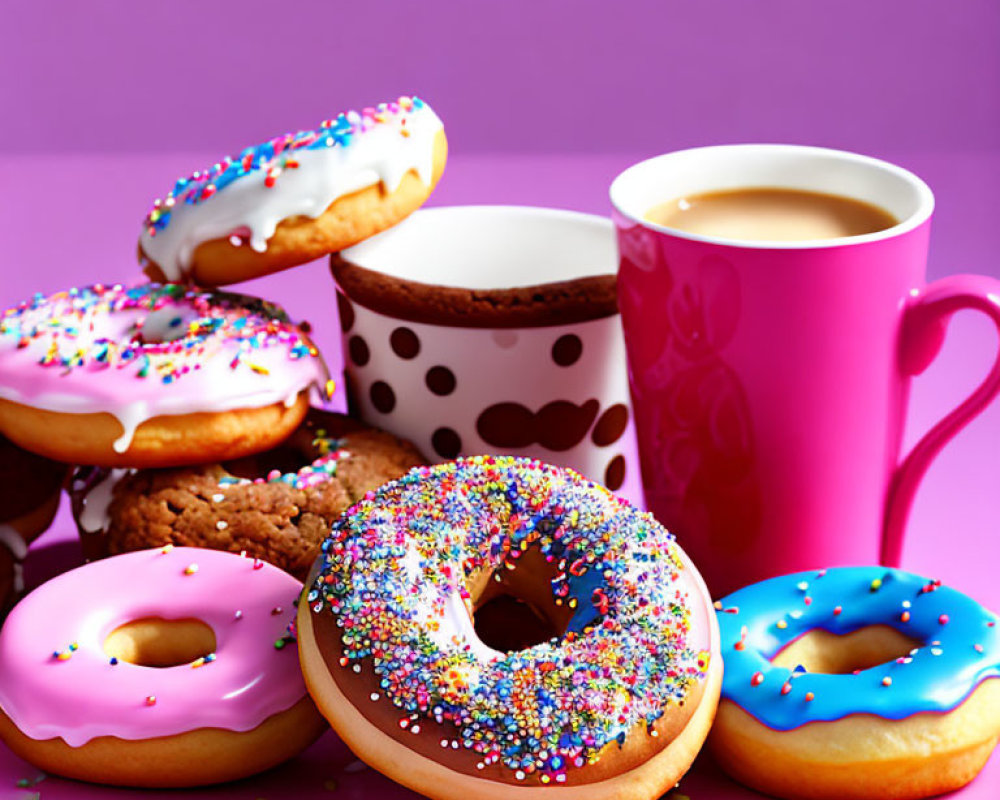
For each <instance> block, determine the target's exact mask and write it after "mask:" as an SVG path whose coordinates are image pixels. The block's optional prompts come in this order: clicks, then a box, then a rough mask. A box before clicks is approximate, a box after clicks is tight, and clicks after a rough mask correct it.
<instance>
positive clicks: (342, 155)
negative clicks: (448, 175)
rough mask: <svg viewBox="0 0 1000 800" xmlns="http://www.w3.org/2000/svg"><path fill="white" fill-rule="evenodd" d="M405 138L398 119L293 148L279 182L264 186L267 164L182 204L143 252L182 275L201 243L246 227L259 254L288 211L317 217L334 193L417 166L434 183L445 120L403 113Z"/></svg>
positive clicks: (398, 177) (390, 179)
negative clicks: (344, 139) (340, 140)
mask: <svg viewBox="0 0 1000 800" xmlns="http://www.w3.org/2000/svg"><path fill="white" fill-rule="evenodd" d="M406 119H407V122H406V130H407V131H408V133H409V135H408V136H403V135H401V133H400V126H399V123H398V121H397V120H396V119H393V120H390V121H389V122H386V123H381V124H378V125H375V126H374V127H372V128H370V129H369V130H367V131H364V132H363V133H362V132H359V133H357V134H355V135H354V136H353V137H352V138H351V141H350V142H349V143H348V144H347V145H346V146H341V145H335V146H332V147H320V148H316V149H306V148H300V149H298V150H295V151H294V157H295V160H296V161H298V163H299V167H298V168H296V169H285V170H284V171H283V172H282V173H281V174H280V176H278V178H277V180H276V181H275V183H274V185H273V186H271V187H267V186H265V185H264V180H265V177H266V176H265V174H264V171H263V170H258V171H256V172H252V173H249V174H247V175H244V176H242V177H240V178H238V179H236V180H235V181H233V182H232V183H231V184H229V185H228V186H226V187H225V188H224V189H222V190H220V191H219V192H218V193H217V194H216V195H214V196H213V197H211V198H209V199H207V200H205V201H202V202H201V203H198V204H197V205H191V204H186V203H184V202H177V203H175V204H174V205H173V207H172V208H171V213H170V221H169V223H168V224H167V226H166V227H165V228H163V229H161V230H159V231H157V232H156V235H155V236H151V235H150V233H149V231H148V230H144V231H143V232H142V234H141V236H140V240H139V241H140V245H141V247H142V250H143V252H144V253H145V254H146V255H147V256H148V257H149V258H150V259H151V260H153V261H155V262H156V263H157V264H158V265H159V267H160V269H161V270H162V271H163V273H164V275H165V276H166V277H167V278H168V279H169V280H170V281H180V280H182V279H183V277H184V275H185V273H186V271H187V269H188V268H189V267H190V264H191V257H192V255H193V253H194V251H195V249H196V248H197V247H198V245H200V244H201V243H202V242H206V241H210V240H213V239H221V238H228V237H231V236H233V235H234V234H235V232H237V231H240V232H245V235H246V236H247V238H248V244H249V245H250V247H252V248H253V249H254V250H256V251H257V252H264V251H265V250H266V249H267V241H268V239H270V238H271V237H272V236H273V235H274V231H275V230H276V229H277V227H278V224H279V223H280V222H281V221H282V220H284V219H287V218H289V217H294V216H306V217H311V218H313V219H315V218H316V217H319V216H320V215H321V214H322V213H323V212H324V211H326V209H327V207H328V206H329V205H330V204H331V203H332V202H333V201H334V200H336V199H337V198H339V197H343V196H344V195H348V194H351V193H352V192H356V191H358V190H360V189H364V188H366V187H368V186H374V185H375V184H378V183H379V182H381V183H382V184H383V185H384V186H385V188H386V189H387V190H388V191H390V192H391V191H394V190H395V189H396V188H398V187H399V184H400V182H401V181H402V180H403V176H404V175H406V173H407V172H409V171H411V170H414V171H416V173H417V175H418V176H419V178H420V179H421V180H422V181H423V182H424V183H425V184H429V183H430V181H431V177H432V175H433V167H434V141H435V139H436V136H437V133H438V131H440V130H441V129H442V127H443V125H442V123H441V120H440V119H439V118H438V116H437V115H436V114H435V113H434V112H433V111H432V110H431V109H430V107H429V106H426V105H425V106H423V107H421V108H419V109H414V110H413V111H411V112H410V113H409V114H408V115H407V116H406Z"/></svg>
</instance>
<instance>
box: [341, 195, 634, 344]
mask: <svg viewBox="0 0 1000 800" xmlns="http://www.w3.org/2000/svg"><path fill="white" fill-rule="evenodd" d="M448 214H451V215H457V216H459V217H461V216H462V215H463V214H467V215H492V216H495V217H500V218H508V219H510V218H522V219H523V218H530V219H534V220H538V219H542V220H545V219H548V220H560V221H563V222H568V223H571V224H573V225H577V226H586V227H587V228H590V229H591V230H594V231H600V233H601V235H602V236H605V235H606V236H607V239H608V245H609V248H610V257H611V259H610V260H609V262H608V264H607V269H606V270H602V271H599V272H598V271H594V272H588V273H587V274H585V275H579V276H577V277H573V278H567V279H564V280H553V281H545V282H534V283H524V284H520V283H519V284H517V285H515V286H497V287H492V288H490V287H487V288H482V287H474V286H468V285H462V284H458V283H435V282H431V281H422V280H416V279H414V278H412V277H405V278H404V277H401V276H399V275H396V274H390V273H389V272H384V271H382V270H380V269H378V268H377V267H376V266H375V265H374V264H373V263H372V260H374V259H371V260H370V259H366V258H357V255H358V254H365V255H367V253H366V251H367V250H369V249H371V248H373V247H377V244H378V237H389V236H392V235H393V229H392V228H390V229H388V230H386V231H383V232H382V233H380V234H377V235H376V236H375V237H372V238H371V239H366V240H365V241H362V242H360V243H358V244H356V245H354V246H353V247H350V248H347V249H345V250H343V251H341V252H339V253H332V254H331V256H330V271H331V273H332V275H333V279H334V282H335V283H336V284H337V288H338V290H339V291H340V292H342V293H343V294H344V295H345V296H346V297H347V298H348V299H349V300H351V301H352V302H355V303H357V304H359V305H361V306H363V307H365V308H367V309H369V310H371V311H375V312H377V313H380V314H384V315H386V316H391V317H394V318H396V319H400V320H403V321H408V322H420V323H425V324H431V325H438V326H445V327H456V328H498V329H500V328H537V327H551V326H554V325H562V324H566V323H570V324H575V323H579V322H586V321H589V320H595V319H601V318H604V317H609V316H614V315H616V314H617V313H618V303H617V291H616V280H617V260H616V258H615V255H614V225H613V223H612V221H611V220H610V219H609V218H608V217H606V216H600V215H597V214H588V213H585V212H581V211H570V210H567V209H559V208H547V207H544V206H528V205H506V204H469V205H450V206H434V207H431V208H421V209H418V210H416V211H414V212H413V214H411V215H410V217H409V218H408V219H407V220H404V221H403V222H402V223H401V225H406V224H407V223H409V224H411V225H412V224H413V223H414V221H418V220H419V219H421V218H424V217H427V216H445V215H448ZM373 240H374V241H373Z"/></svg>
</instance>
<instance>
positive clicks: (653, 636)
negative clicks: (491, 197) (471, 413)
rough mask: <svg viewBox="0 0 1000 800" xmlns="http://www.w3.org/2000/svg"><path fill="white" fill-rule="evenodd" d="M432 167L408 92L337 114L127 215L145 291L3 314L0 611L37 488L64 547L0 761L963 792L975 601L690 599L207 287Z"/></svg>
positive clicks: (627, 786) (460, 783) (672, 568)
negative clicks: (304, 758) (390, 428)
mask: <svg viewBox="0 0 1000 800" xmlns="http://www.w3.org/2000/svg"><path fill="white" fill-rule="evenodd" d="M446 157H447V145H446V140H445V136H444V131H443V126H442V124H441V121H440V119H439V118H438V117H437V116H436V115H435V114H434V112H433V111H432V110H431V109H430V107H429V106H427V105H426V104H425V103H423V102H422V101H420V100H419V99H417V98H408V97H404V98H400V99H399V100H398V101H396V102H392V103H384V104H381V105H379V106H376V107H373V108H368V109H365V110H363V111H361V112H346V113H343V114H340V115H338V116H337V117H336V118H334V119H331V120H327V121H325V122H323V123H322V124H321V125H320V126H319V127H317V128H316V129H314V130H311V131H303V132H299V133H296V134H286V135H285V136H281V137H278V138H275V139H272V140H270V141H268V142H265V143H263V144H261V145H258V146H256V147H251V148H247V149H245V150H243V151H242V152H240V153H239V154H237V155H234V156H232V157H229V158H226V159H224V160H222V161H220V162H218V163H216V164H215V165H213V166H212V167H210V168H209V169H207V170H202V171H198V172H195V173H193V174H192V175H190V176H188V177H186V178H182V179H181V180H179V181H177V183H176V185H175V186H174V187H173V189H172V190H171V191H170V192H169V193H168V194H167V195H166V197H164V198H163V199H161V200H157V201H156V202H155V203H154V205H153V208H152V210H151V211H150V212H149V214H148V215H147V216H146V218H145V220H144V223H143V229H142V232H141V236H140V240H139V253H140V260H141V262H142V266H143V270H144V272H145V273H146V276H147V278H148V279H149V281H148V282H146V281H140V282H137V283H136V284H134V285H128V286H124V285H106V284H101V283H91V284H90V285H87V286H84V287H83V288H74V289H70V290H67V291H63V292H58V293H56V294H53V295H51V296H48V297H43V296H40V295H39V296H35V297H33V298H31V299H29V300H26V301H24V302H22V303H21V304H19V305H17V306H15V307H13V308H10V309H8V310H7V311H6V312H4V314H3V317H2V318H0V477H2V478H3V480H2V481H0V602H2V603H3V608H0V611H3V610H5V609H6V607H7V606H9V605H11V604H12V603H13V601H14V600H15V599H16V598H17V596H18V595H19V593H20V592H21V589H22V587H23V580H22V576H21V571H20V562H21V561H23V559H24V556H25V554H26V552H27V549H28V545H29V544H30V543H31V542H32V541H33V540H34V539H35V538H36V537H37V536H38V535H39V534H40V533H41V532H42V531H44V530H45V528H46V527H47V526H48V525H49V524H50V523H51V521H52V518H53V515H54V514H55V511H56V508H57V506H58V503H59V498H60V493H61V492H62V491H63V489H66V490H68V492H69V494H70V495H71V499H72V508H73V512H74V517H75V519H76V522H77V526H78V528H79V530H80V535H81V540H82V543H83V551H84V555H85V557H86V560H87V561H88V562H89V563H87V564H85V565H84V566H81V567H78V568H77V569H74V570H71V571H69V572H66V573H64V574H62V575H59V576H57V577H55V578H53V579H52V580H50V581H48V582H47V583H45V584H43V585H42V586H40V587H38V588H37V589H36V590H35V591H33V592H32V593H31V594H29V595H28V596H27V597H25V598H24V599H22V600H21V601H20V602H19V603H17V604H16V605H15V606H14V607H13V610H11V611H10V613H9V616H8V617H7V619H6V621H5V622H4V624H3V628H2V629H0V739H2V740H3V742H4V744H5V745H6V746H7V747H9V748H10V749H11V750H12V751H14V752H15V753H16V754H18V755H19V756H21V757H22V758H24V759H26V760H27V761H29V762H31V763H33V764H35V765H37V766H39V767H40V768H42V769H45V770H47V771H50V772H53V773H55V774H58V775H63V776H67V777H71V778H76V779H81V780H87V781H92V782H96V783H104V784H118V785H126V786H140V787H146V786H148V787H183V786H197V785H205V784H212V783H218V782H222V781H229V780H234V779H237V778H240V777H245V776H247V775H251V774H254V773H256V772H259V771H261V770H264V769H267V768H269V767H271V766H273V765H275V764H278V763H280V762H282V761H285V760H287V759H290V758H292V757H293V756H295V755H296V754H297V753H299V752H300V751H301V750H303V749H304V748H305V747H307V746H308V745H309V744H310V743H311V742H313V741H314V740H315V739H316V738H317V737H318V736H319V735H320V734H321V733H322V732H323V731H324V730H325V729H326V728H327V725H328V724H329V725H330V726H332V727H333V729H334V730H335V731H336V733H337V734H338V735H339V736H340V737H341V738H342V739H343V740H344V742H345V743H346V744H347V745H348V746H349V747H350V748H351V749H352V750H353V751H354V752H355V753H356V754H357V755H358V756H359V757H360V758H361V759H363V760H364V761H365V762H366V763H368V764H369V765H371V766H372V767H374V768H375V769H377V770H379V771H381V772H383V773H384V774H386V775H387V776H389V777H391V778H393V779H394V780H396V781H398V782H400V783H402V784H404V785H406V786H408V787H410V788H412V789H415V790H417V791H419V792H421V793H424V794H426V795H427V796H430V797H433V798H440V799H441V800H468V798H470V797H485V798H509V797H515V798H525V799H526V800H535V799H537V798H542V799H543V800H544V798H545V797H546V796H551V797H553V798H556V800H560V798H567V799H570V798H571V799H572V800H598V799H599V798H607V797H615V798H628V799H630V800H652V798H655V797H659V796H660V795H661V794H662V793H663V792H665V791H668V790H669V789H670V788H671V787H673V786H674V785H675V784H676V783H677V781H678V780H679V779H680V777H681V776H683V774H684V773H685V772H686V771H687V769H688V768H689V767H690V766H691V764H692V762H693V761H694V759H695V757H696V755H697V754H698V752H699V751H700V750H701V748H702V746H703V744H704V743H705V742H706V740H707V741H708V742H709V745H710V746H711V748H712V750H713V752H714V753H715V756H716V757H717V758H718V760H719V763H720V764H721V765H722V767H723V769H725V770H726V771H727V772H729V773H730V774H732V775H733V776H734V777H735V778H736V779H738V780H740V781H743V782H745V783H746V784H747V785H749V786H752V787H755V788H759V789H761V790H763V791H766V792H769V793H773V794H775V795H777V796H780V797H788V798H831V799H832V798H857V799H858V800H864V799H865V798H884V797H892V798H900V799H902V798H919V797H925V796H929V795H932V794H935V793H940V792H943V791H947V790H950V789H954V788H957V787H959V786H961V785H964V784H965V783H967V782H968V781H969V780H971V779H972V778H973V777H974V776H975V775H976V773H977V772H978V771H979V769H980V768H981V767H982V765H983V763H984V762H985V760H986V759H987V758H988V757H989V755H990V752H991V751H992V749H993V747H994V745H995V744H996V742H997V738H998V736H1000V630H998V626H997V617H996V616H995V615H993V614H991V613H990V612H988V611H986V610H985V609H983V608H982V607H981V606H979V605H978V604H976V603H975V602H974V601H972V600H971V599H969V598H967V597H965V596H964V595H962V594H960V593H959V592H957V591H955V590H952V589H949V588H946V587H942V586H941V585H940V583H938V582H935V581H931V580H928V579H925V578H921V577H919V576H914V575H911V574H909V573H905V572H901V571H898V570H886V569H884V568H867V567H859V568H851V569H836V570H834V569H831V570H829V571H826V570H817V571H815V572H810V573H802V574H798V575H792V576H785V577H782V578H775V579H773V580H771V581H767V582H764V583H762V584H758V585H756V586H750V587H747V588H745V589H743V590H741V591H740V592H737V593H736V594H734V595H732V596H730V597H728V598H724V599H722V600H719V601H717V602H715V603H714V607H713V603H712V600H711V598H710V597H709V593H708V590H707V588H706V587H705V584H704V582H703V581H702V579H701V577H700V575H699V573H698V571H697V569H696V567H695V565H694V564H692V563H691V561H690V559H689V558H688V557H687V555H686V554H685V553H684V552H683V551H682V550H681V549H680V547H678V545H677V543H676V542H675V540H674V538H673V536H672V535H671V534H670V533H669V532H668V531H666V530H665V529H664V528H663V526H662V525H660V524H659V522H657V521H656V520H655V519H654V518H653V517H652V516H651V515H649V514H647V513H645V512H642V511H639V510H637V509H635V508H633V507H631V506H630V505H629V504H628V503H627V502H626V501H625V500H622V499H620V498H618V497H616V496H615V495H614V494H613V493H612V492H610V491H609V490H608V489H606V488H604V487H602V486H600V485H597V484H595V483H593V482H591V481H588V480H587V479H585V478H583V477H582V476H580V475H579V474H577V473H576V472H573V471H572V470H566V469H561V468H557V467H553V466H550V465H547V464H544V463H542V462H539V461H537V460H529V459H524V458H517V457H513V456H492V455H488V454H484V455H478V456H473V457H465V458H459V459H457V460H455V461H450V462H446V463H444V464H439V465H437V466H424V458H423V456H422V455H421V454H420V453H418V452H417V451H416V450H415V449H414V448H413V447H412V445H410V444H409V443H408V442H406V441H403V440H401V439H398V438H396V437H395V436H392V435H390V434H388V433H386V432H383V431H378V430H374V429H372V428H370V427H368V426H366V425H364V424H363V423H361V422H359V421H357V420H355V419H352V418H350V417H348V416H345V415H343V414H337V413H334V412H332V411H329V410H327V409H326V408H325V406H327V405H328V402H327V401H328V400H329V397H330V395H331V393H332V385H333V381H332V380H331V378H330V376H329V374H328V372H327V369H326V367H325V365H324V362H323V360H322V357H321V355H320V353H319V351H318V349H317V348H316V346H315V344H314V343H313V342H312V340H311V338H310V335H309V328H308V326H306V325H304V324H296V323H294V322H292V321H291V319H290V318H289V317H288V316H287V314H286V313H285V312H284V311H283V310H282V309H281V308H279V307H278V306H276V305H274V304H272V303H269V302H267V301H264V300H260V299H257V298H253V297H249V296H245V295H241V294H236V293H233V292H229V291H223V290H220V289H219V288H218V287H220V286H227V285H229V284H233V283H237V282H240V281H243V280H247V279H250V278H255V277H259V276H261V275H265V274H268V273H271V272H275V271H278V270H282V269H286V268H289V267H293V266H295V265H298V264H302V263H305V262H307V261H311V260H313V259H316V258H318V257H322V256H326V255H330V254H334V253H336V252H338V251H340V250H342V249H344V248H346V247H349V246H351V245H353V244H356V243H357V242H359V241H361V240H362V239H364V238H366V237H369V236H371V235H373V234H375V233H378V232H380V231H383V230H386V229H388V228H390V227H392V226H393V225H394V224H396V223H397V222H399V221H400V220H401V219H403V218H404V217H405V216H407V215H408V214H409V213H410V212H412V211H413V210H415V209H416V208H417V207H418V206H420V205H421V204H422V203H423V202H424V201H425V200H426V198H427V197H428V196H429V194H430V192H431V191H432V190H433V188H434V187H435V185H436V184H437V182H438V180H439V178H440V177H441V174H442V171H443V169H444V165H445V160H446ZM0 619H2V616H0ZM720 698H721V700H720ZM717 710H718V712H719V713H718V716H717V714H716V712H717ZM713 726H714V727H713ZM859 742H860V743H861V744H860V745H859V744H858V743H859Z"/></svg>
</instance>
